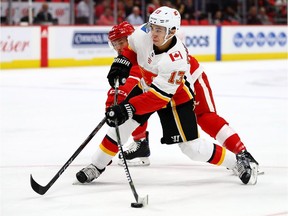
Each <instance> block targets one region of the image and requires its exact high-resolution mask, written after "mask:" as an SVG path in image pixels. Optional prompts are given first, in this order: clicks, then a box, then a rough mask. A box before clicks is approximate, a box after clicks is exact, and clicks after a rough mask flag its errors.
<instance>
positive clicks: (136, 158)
mask: <svg viewBox="0 0 288 216" xmlns="http://www.w3.org/2000/svg"><path fill="white" fill-rule="evenodd" d="M148 135H149V133H148V132H146V139H144V140H139V141H134V142H132V143H131V144H130V145H129V146H127V150H125V151H124V157H125V159H126V162H127V165H128V166H149V165H150V160H149V156H150V148H149V139H148ZM119 159H120V160H119V161H118V165H120V166H123V161H122V158H121V154H119Z"/></svg>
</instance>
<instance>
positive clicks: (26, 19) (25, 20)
mask: <svg viewBox="0 0 288 216" xmlns="http://www.w3.org/2000/svg"><path fill="white" fill-rule="evenodd" d="M31 12H32V14H31V18H32V20H31V21H32V24H34V23H37V20H36V17H35V9H34V8H32V10H31ZM23 14H24V16H23V17H21V19H20V23H29V9H28V8H27V10H26V9H25V10H24V11H23Z"/></svg>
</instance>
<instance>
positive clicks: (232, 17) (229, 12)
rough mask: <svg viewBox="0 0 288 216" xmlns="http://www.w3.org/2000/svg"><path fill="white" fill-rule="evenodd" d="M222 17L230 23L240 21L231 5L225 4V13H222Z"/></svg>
mask: <svg viewBox="0 0 288 216" xmlns="http://www.w3.org/2000/svg"><path fill="white" fill-rule="evenodd" d="M224 17H225V18H224V19H225V20H226V21H228V22H231V23H233V22H234V23H235V22H237V23H240V22H241V18H240V16H239V15H238V14H237V13H236V12H235V10H234V9H233V8H232V7H231V6H227V7H226V9H225V15H224Z"/></svg>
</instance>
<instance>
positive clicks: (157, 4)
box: [146, 0, 160, 20]
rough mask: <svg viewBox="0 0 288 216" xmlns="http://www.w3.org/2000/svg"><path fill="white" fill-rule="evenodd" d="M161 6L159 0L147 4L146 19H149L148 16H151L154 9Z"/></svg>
mask: <svg viewBox="0 0 288 216" xmlns="http://www.w3.org/2000/svg"><path fill="white" fill-rule="evenodd" d="M159 7H160V2H159V0H152V2H151V3H149V4H148V5H147V9H146V11H147V12H146V20H148V17H149V16H150V14H152V13H153V11H154V10H156V9H157V8H159Z"/></svg>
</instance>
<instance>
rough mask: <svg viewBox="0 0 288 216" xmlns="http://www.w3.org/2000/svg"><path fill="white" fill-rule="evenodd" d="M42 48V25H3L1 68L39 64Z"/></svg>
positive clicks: (0, 51)
mask: <svg viewBox="0 0 288 216" xmlns="http://www.w3.org/2000/svg"><path fill="white" fill-rule="evenodd" d="M40 48H41V46H40V27H36V26H35V27H23V28H18V27H7V26H5V27H1V38H0V55H1V68H5V67H6V66H5V65H9V64H10V65H11V64H13V65H11V66H13V67H14V68H18V67H22V66H23V65H27V66H28V67H36V66H39V62H40ZM8 67H9V66H8Z"/></svg>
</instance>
